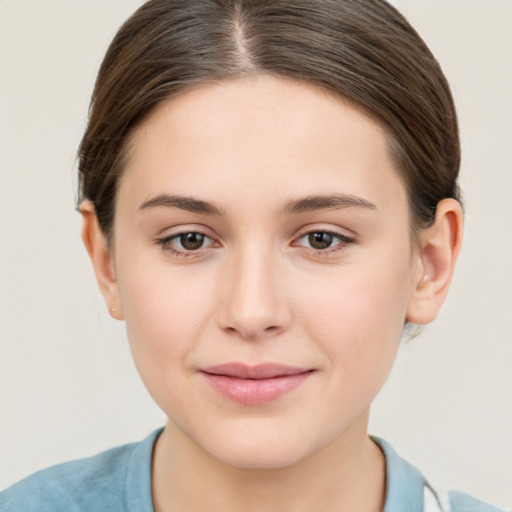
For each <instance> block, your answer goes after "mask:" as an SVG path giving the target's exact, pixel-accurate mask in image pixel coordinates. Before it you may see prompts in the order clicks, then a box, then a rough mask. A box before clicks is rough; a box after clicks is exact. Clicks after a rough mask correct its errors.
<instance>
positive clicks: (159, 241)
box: [154, 225, 221, 258]
mask: <svg viewBox="0 0 512 512" xmlns="http://www.w3.org/2000/svg"><path fill="white" fill-rule="evenodd" d="M174 229H175V231H172V232H168V233H166V234H165V235H161V236H158V237H156V238H155V239H154V243H155V244H156V245H159V246H160V247H161V248H162V249H163V250H165V251H169V252H170V253H172V254H174V255H175V256H178V257H182V258H190V257H196V258H197V257H201V256H204V254H205V252H207V251H208V250H209V249H211V248H212V247H214V248H216V247H220V245H221V244H220V243H219V242H218V241H217V240H216V239H215V237H214V236H213V235H212V234H211V233H210V232H209V231H210V230H208V229H206V228H204V227H202V226H197V225H189V226H187V225H185V226H183V225H180V226H176V228H174ZM164 232H165V230H164ZM189 233H196V234H198V235H202V236H204V237H205V238H208V239H209V240H210V241H211V243H209V244H208V245H207V246H206V247H201V248H200V249H196V250H186V249H179V248H176V247H173V246H172V241H173V240H175V239H177V238H179V237H180V236H183V235H186V234H189Z"/></svg>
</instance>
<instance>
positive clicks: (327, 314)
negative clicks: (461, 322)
mask: <svg viewBox="0 0 512 512" xmlns="http://www.w3.org/2000/svg"><path fill="white" fill-rule="evenodd" d="M400 256H401V255H400V254H398V255H394V256H393V255H392V254H389V256H386V257H385V258H384V256H383V259H382V260H381V261H383V260H385V259H386V260H387V259H389V260H391V261H392V263H389V264H384V265H382V264H381V265H376V264H375V263H373V264H372V263H371V262H369V263H368V264H364V265H356V264H354V265H348V266H346V267H344V268H340V269H339V271H338V272H337V274H336V275H331V276H328V277H325V278H324V279H323V282H318V280H312V281H311V282H310V283H309V286H308V285H307V284H306V286H305V287H304V288H303V290H307V293H304V292H303V293H300V292H298V293H297V295H296V300H297V304H301V306H300V307H301V314H300V316H299V318H301V320H300V322H301V323H302V324H303V327H304V329H306V330H307V331H308V337H309V338H311V339H314V340H316V343H317V344H318V345H319V346H321V347H322V348H323V351H324V353H325V354H326V355H327V356H328V359H329V364H330V365H332V366H333V367H336V368H337V369H338V370H339V371H338V372H334V373H333V375H338V376H343V375H347V374H350V375H353V376H357V380H358V381H359V384H362V385H364V383H366V382H367V383H368V385H369V386H372V385H373V384H374V382H373V379H375V382H380V381H382V380H385V378H386V376H387V374H388V372H389V370H390V368H391V366H392V364H393V360H394V357H395V355H396V351H397V348H398V345H399V341H400V338H401V334H402V330H403V326H404V322H405V314H406V309H407V303H408V294H409V279H410V278H409V268H410V259H409V258H408V257H405V256H403V255H402V257H401V258H400Z"/></svg>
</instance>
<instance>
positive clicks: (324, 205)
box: [283, 194, 377, 215]
mask: <svg viewBox="0 0 512 512" xmlns="http://www.w3.org/2000/svg"><path fill="white" fill-rule="evenodd" d="M343 208H366V209H369V210H377V207H376V206H375V205H374V204H373V203H371V202H370V201H368V200H366V199H363V198H362V197H357V196H353V195H350V194H333V195H327V196H308V197H304V198H302V199H296V200H293V201H288V202H287V203H286V205H285V207H284V208H283V213H284V214H286V215H290V214H298V213H307V212H311V211H315V210H324V209H334V210H338V209H343Z"/></svg>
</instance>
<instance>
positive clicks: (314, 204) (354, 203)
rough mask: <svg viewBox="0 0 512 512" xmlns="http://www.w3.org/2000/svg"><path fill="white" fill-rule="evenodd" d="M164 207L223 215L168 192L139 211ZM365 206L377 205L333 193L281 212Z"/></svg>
mask: <svg viewBox="0 0 512 512" xmlns="http://www.w3.org/2000/svg"><path fill="white" fill-rule="evenodd" d="M157 207H166V208H179V209H181V210H186V211H188V212H192V213H199V214H203V215H216V216H223V215H224V210H223V209H222V208H220V207H218V206H216V205H214V204H212V203H209V202H207V201H203V200H201V199H195V198H193V197H189V196H179V195H170V194H159V195H158V196H156V197H153V198H151V199H148V200H147V201H145V202H144V203H142V204H141V205H140V206H139V211H142V210H146V209H149V208H157ZM354 207H355V208H366V209H369V210H376V209H377V207H376V206H375V205H374V204H373V203H371V202H370V201H368V200H366V199H363V198H362V197H357V196H353V195H350V194H333V195H326V196H322V195H316V196H307V197H303V198H300V199H294V200H290V201H288V202H287V203H286V204H285V206H284V208H283V210H282V213H283V214H285V215H293V214H300V213H307V212H311V211H315V210H324V209H343V208H354Z"/></svg>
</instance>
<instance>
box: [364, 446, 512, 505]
mask: <svg viewBox="0 0 512 512" xmlns="http://www.w3.org/2000/svg"><path fill="white" fill-rule="evenodd" d="M372 439H373V440H374V441H375V442H376V443H377V445H378V446H379V447H380V448H381V449H382V451H383V453H384V456H385V459H386V504H385V507H384V512H411V511H413V512H505V511H504V510H502V509H499V508H497V507H494V506H493V505H490V504H488V503H484V502H483V501H480V500H477V499H476V498H473V497H472V496H470V495H469V494H466V493H463V492H459V491H447V492H446V491H444V492H442V491H439V490H436V489H434V488H433V487H432V486H431V485H430V484H429V482H428V481H427V479H426V478H425V477H424V476H423V475H422V474H421V473H420V472H419V471H418V470H417V469H416V468H415V467H414V466H412V465H411V464H410V463H409V462H407V461H406V460H404V459H402V458H401V457H400V456H399V455H398V454H397V453H396V452H395V450H394V449H393V448H392V447H391V446H390V445H389V444H388V443H387V442H386V441H384V440H383V439H379V438H376V437H372Z"/></svg>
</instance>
